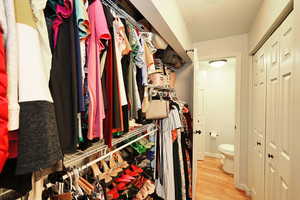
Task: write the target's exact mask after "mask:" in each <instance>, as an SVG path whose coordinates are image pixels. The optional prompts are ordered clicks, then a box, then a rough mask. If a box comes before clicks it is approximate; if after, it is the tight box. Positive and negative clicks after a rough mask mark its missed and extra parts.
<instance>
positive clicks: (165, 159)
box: [156, 108, 181, 200]
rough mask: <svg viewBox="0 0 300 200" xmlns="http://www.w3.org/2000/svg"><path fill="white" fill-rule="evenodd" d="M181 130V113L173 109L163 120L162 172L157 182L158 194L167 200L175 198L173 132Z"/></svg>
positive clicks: (161, 132) (161, 134)
mask: <svg viewBox="0 0 300 200" xmlns="http://www.w3.org/2000/svg"><path fill="white" fill-rule="evenodd" d="M179 128H181V121H180V117H179V113H178V111H177V109H176V108H173V109H171V111H170V113H169V116H168V118H165V119H162V120H161V130H160V137H161V138H160V143H161V146H160V148H161V150H160V151H159V152H160V154H161V155H160V156H159V158H160V161H159V163H160V165H161V167H160V170H162V172H161V175H162V176H163V177H162V180H160V179H161V178H159V179H157V180H156V190H157V194H158V195H159V196H160V197H161V198H163V199H166V200H171V199H176V198H175V196H176V195H175V194H176V193H175V177H174V163H173V151H174V149H173V139H172V132H174V131H176V130H177V129H179Z"/></svg>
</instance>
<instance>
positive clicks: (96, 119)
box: [87, 1, 111, 139]
mask: <svg viewBox="0 0 300 200" xmlns="http://www.w3.org/2000/svg"><path fill="white" fill-rule="evenodd" d="M88 15H89V21H90V31H91V35H90V37H89V39H88V41H87V55H88V56H87V59H88V60H87V66H88V91H89V96H90V104H89V111H88V113H89V129H88V139H94V138H101V139H102V138H103V120H104V118H105V110H104V103H103V92H102V83H101V74H100V72H101V66H100V53H101V51H102V50H103V49H104V45H103V43H102V42H101V41H100V40H101V39H103V40H110V39H111V36H110V33H109V30H108V27H107V22H106V18H105V15H104V11H103V7H102V3H101V2H100V1H94V2H93V3H92V4H90V5H89V7H88Z"/></svg>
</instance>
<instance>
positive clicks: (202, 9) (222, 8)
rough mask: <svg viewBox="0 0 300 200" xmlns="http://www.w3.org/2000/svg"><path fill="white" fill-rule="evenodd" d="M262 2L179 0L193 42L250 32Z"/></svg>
mask: <svg viewBox="0 0 300 200" xmlns="http://www.w3.org/2000/svg"><path fill="white" fill-rule="evenodd" d="M262 1H263V0H177V3H178V5H179V7H180V9H181V12H182V14H183V16H184V19H185V21H186V23H187V27H188V30H189V32H190V35H191V37H192V41H193V42H199V41H205V40H211V39H216V38H223V37H227V36H231V35H238V34H243V33H247V32H248V31H249V29H250V27H251V24H252V21H253V20H254V17H255V16H256V14H257V12H258V9H259V7H260V4H261V3H262Z"/></svg>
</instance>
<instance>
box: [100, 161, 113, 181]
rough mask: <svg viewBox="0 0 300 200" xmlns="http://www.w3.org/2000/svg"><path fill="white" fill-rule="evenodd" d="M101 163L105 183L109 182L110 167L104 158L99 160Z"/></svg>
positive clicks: (110, 178)
mask: <svg viewBox="0 0 300 200" xmlns="http://www.w3.org/2000/svg"><path fill="white" fill-rule="evenodd" d="M101 165H102V167H103V169H104V173H103V176H104V181H105V183H109V182H111V181H112V177H111V175H110V174H111V169H109V167H108V165H107V163H106V162H105V160H101Z"/></svg>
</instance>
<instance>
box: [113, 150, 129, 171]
mask: <svg viewBox="0 0 300 200" xmlns="http://www.w3.org/2000/svg"><path fill="white" fill-rule="evenodd" d="M115 158H116V160H117V166H118V167H119V168H123V169H125V168H127V167H128V166H129V165H128V163H127V162H126V161H125V160H123V158H122V156H121V154H120V152H117V153H116V154H115Z"/></svg>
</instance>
